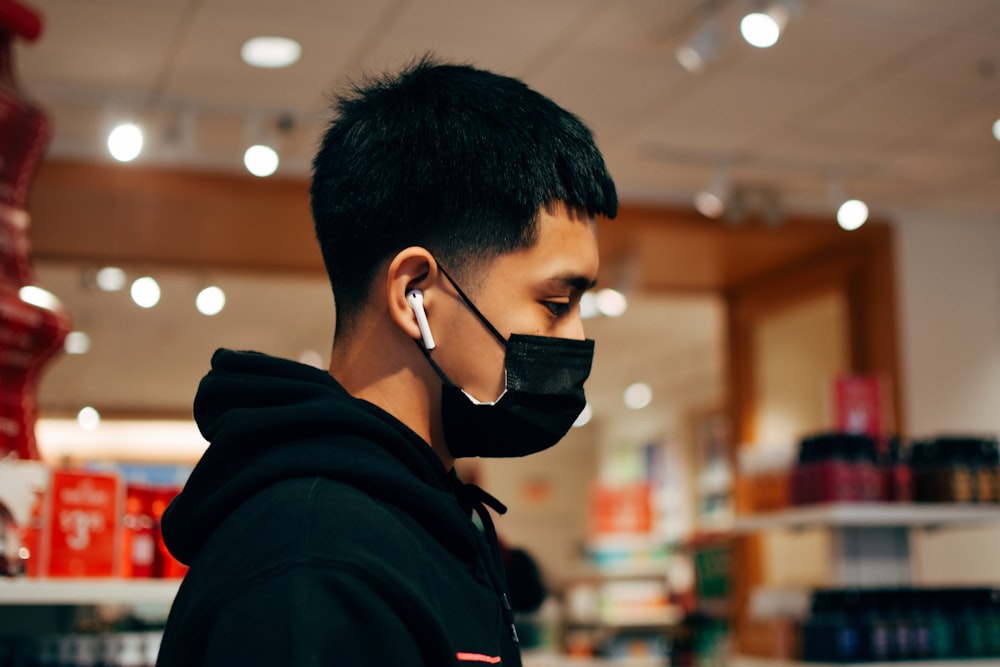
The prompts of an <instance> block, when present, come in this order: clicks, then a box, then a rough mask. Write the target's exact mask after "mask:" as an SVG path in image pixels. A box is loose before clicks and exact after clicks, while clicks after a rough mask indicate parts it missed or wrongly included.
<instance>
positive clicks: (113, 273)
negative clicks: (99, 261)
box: [97, 266, 125, 292]
mask: <svg viewBox="0 0 1000 667" xmlns="http://www.w3.org/2000/svg"><path fill="white" fill-rule="evenodd" d="M97 287H98V288H100V289H101V290H102V291H104V292H119V291H121V290H122V288H124V287H125V272H124V271H122V270H121V269H119V268H118V267H117V266H105V267H104V268H103V269H101V270H100V271H98V272H97Z"/></svg>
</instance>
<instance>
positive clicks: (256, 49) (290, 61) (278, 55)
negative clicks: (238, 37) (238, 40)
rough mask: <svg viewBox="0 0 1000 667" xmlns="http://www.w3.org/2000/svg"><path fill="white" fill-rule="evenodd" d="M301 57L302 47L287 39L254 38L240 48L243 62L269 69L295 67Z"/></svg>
mask: <svg viewBox="0 0 1000 667" xmlns="http://www.w3.org/2000/svg"><path fill="white" fill-rule="evenodd" d="M301 55H302V46H301V45H300V44H299V43H298V42H296V41H295V40H294V39H289V38H287V37H254V38H253V39H250V40H247V41H246V42H244V43H243V46H242V47H241V48H240V56H241V57H242V58H243V62H245V63H246V64H247V65H252V66H253V67H264V68H268V69H273V68H277V67H288V66H289V65H294V64H295V63H296V62H298V60H299V57H300V56H301Z"/></svg>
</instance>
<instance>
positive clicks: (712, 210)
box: [694, 190, 726, 220]
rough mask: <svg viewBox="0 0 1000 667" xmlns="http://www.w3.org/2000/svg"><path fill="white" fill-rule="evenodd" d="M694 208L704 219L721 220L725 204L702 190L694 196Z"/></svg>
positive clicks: (715, 196)
mask: <svg viewBox="0 0 1000 667" xmlns="http://www.w3.org/2000/svg"><path fill="white" fill-rule="evenodd" d="M694 207H695V209H697V211H698V212H699V213H701V214H702V215H703V216H705V217H706V218H712V219H713V220H714V219H716V218H721V217H722V214H723V213H725V212H726V204H725V203H724V202H723V201H722V199H721V198H720V197H719V196H718V195H716V194H714V193H712V192H709V191H708V190H702V191H701V192H699V193H698V194H696V195H695V196H694Z"/></svg>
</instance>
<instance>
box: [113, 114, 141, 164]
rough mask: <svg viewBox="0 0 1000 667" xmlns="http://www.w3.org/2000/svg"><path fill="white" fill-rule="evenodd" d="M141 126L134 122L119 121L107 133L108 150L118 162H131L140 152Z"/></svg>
mask: <svg viewBox="0 0 1000 667" xmlns="http://www.w3.org/2000/svg"><path fill="white" fill-rule="evenodd" d="M142 143H143V135H142V128H141V127H139V126H138V125H136V124H135V123H121V124H119V125H118V126H116V127H115V129H113V130H111V133H110V134H109V135H108V151H109V152H110V153H111V157H113V158H114V159H116V160H118V161H119V162H131V161H132V160H134V159H136V158H137V157H139V153H141V152H142Z"/></svg>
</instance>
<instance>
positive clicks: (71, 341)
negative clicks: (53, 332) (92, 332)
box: [63, 331, 90, 354]
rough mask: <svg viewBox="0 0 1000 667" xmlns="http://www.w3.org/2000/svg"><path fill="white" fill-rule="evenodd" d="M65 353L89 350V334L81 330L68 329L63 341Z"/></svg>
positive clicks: (80, 352)
mask: <svg viewBox="0 0 1000 667" xmlns="http://www.w3.org/2000/svg"><path fill="white" fill-rule="evenodd" d="M63 349H65V350H66V354H87V352H89V351H90V336H88V335H87V334H86V333H85V332H83V331H70V332H69V333H68V334H66V340H64V341H63Z"/></svg>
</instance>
